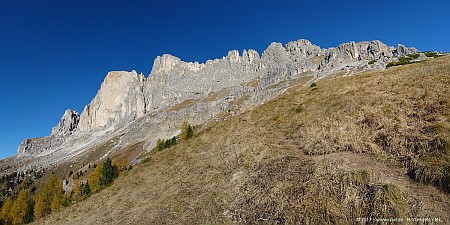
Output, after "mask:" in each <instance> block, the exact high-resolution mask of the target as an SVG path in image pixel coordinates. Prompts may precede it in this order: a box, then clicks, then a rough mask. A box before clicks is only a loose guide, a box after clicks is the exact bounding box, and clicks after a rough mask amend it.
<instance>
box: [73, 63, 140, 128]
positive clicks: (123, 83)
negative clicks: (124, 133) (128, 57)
mask: <svg viewBox="0 0 450 225" xmlns="http://www.w3.org/2000/svg"><path fill="white" fill-rule="evenodd" d="M144 82H145V78H144V76H143V75H138V74H137V73H136V71H132V72H125V71H114V72H109V73H108V75H107V76H106V78H105V80H104V81H103V83H102V85H101V87H100V90H99V91H98V93H97V95H96V96H95V97H94V99H93V100H92V101H91V103H89V104H88V105H87V106H86V107H85V108H84V110H83V112H82V113H81V118H80V123H79V125H78V131H79V132H83V131H90V130H93V129H97V128H101V127H105V126H112V125H116V124H120V123H128V122H131V121H133V120H134V119H136V118H139V117H142V116H143V115H144V114H145V112H146V106H145V99H144V95H143V86H144Z"/></svg>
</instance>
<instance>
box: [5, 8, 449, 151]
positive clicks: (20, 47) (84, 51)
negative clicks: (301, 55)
mask: <svg viewBox="0 0 450 225" xmlns="http://www.w3.org/2000/svg"><path fill="white" fill-rule="evenodd" d="M449 27H450V3H448V0H441V1H433V0H422V1H411V0H410V1H392V0H389V1H385V0H370V1H363V0H358V1H345V0H342V1H326V0H323V1H313V0H311V1H301V0H297V1H294V0H292V1H290V0H270V1H269V0H251V1H245V0H226V1H215V0H204V1H175V0H172V1H169V0H167V1H166V0H165V1H162V0H160V1H133V0H127V1H124V0H121V1H114V0H108V1H100V0H95V1H93V0H29V1H22V0H15V1H9V0H8V1H6V0H0V96H1V110H0V126H1V127H0V158H4V157H7V156H11V155H14V154H15V153H16V151H17V146H18V145H19V144H20V142H21V141H22V139H24V138H31V137H40V136H45V135H48V134H49V133H50V132H51V128H52V127H53V126H54V125H56V124H57V123H58V121H59V119H60V117H61V116H62V114H63V112H64V110H65V109H67V108H71V109H74V110H77V111H79V112H81V110H82V109H83V107H84V105H86V104H88V103H89V102H90V101H91V99H92V98H93V97H94V96H95V94H96V93H97V91H98V88H99V87H100V84H101V82H102V81H103V78H104V77H105V75H106V73H107V72H108V71H110V70H133V69H135V70H137V71H138V72H143V73H144V74H146V75H148V73H149V72H150V70H151V66H152V64H153V60H154V58H155V57H156V56H158V55H162V54H164V53H170V54H172V55H175V56H178V57H180V58H181V59H182V60H184V61H199V62H204V61H206V60H207V59H213V58H220V57H222V56H224V55H226V53H227V52H228V50H232V49H238V50H240V51H241V50H243V49H249V48H252V49H255V50H257V51H258V52H260V53H261V52H262V51H263V50H264V49H265V48H266V47H267V46H268V45H269V44H270V43H271V42H273V41H277V42H282V43H283V44H284V43H286V42H288V41H293V40H297V39H300V38H305V39H309V40H310V41H312V42H313V43H315V44H317V45H319V46H321V47H332V46H337V45H338V44H340V43H343V42H348V41H352V40H353V41H362V40H373V39H379V40H381V41H383V42H385V43H387V44H389V45H396V44H397V43H403V44H405V45H407V46H415V47H417V48H418V49H419V50H442V51H450V28H449Z"/></svg>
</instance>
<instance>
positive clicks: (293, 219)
mask: <svg viewBox="0 0 450 225" xmlns="http://www.w3.org/2000/svg"><path fill="white" fill-rule="evenodd" d="M449 87H450V58H449V57H441V58H438V59H434V60H431V61H429V62H424V63H418V64H411V65H405V66H400V67H395V68H390V69H387V70H384V71H371V72H366V73H363V74H359V75H355V76H352V77H341V78H327V79H322V80H320V81H319V82H317V86H316V87H310V86H309V85H305V83H301V82H299V83H298V84H296V85H293V86H292V88H291V89H290V90H288V91H287V92H286V93H285V94H283V95H282V96H280V97H279V98H277V99H275V100H273V101H270V102H268V103H266V104H264V105H262V106H260V107H257V108H255V109H253V110H249V111H247V112H245V113H243V114H241V115H238V116H236V117H232V118H230V119H228V120H225V121H221V122H213V121H211V122H210V123H209V124H208V125H205V126H203V127H197V128H196V135H195V136H194V138H192V139H190V140H188V141H185V142H182V143H180V144H178V145H176V146H173V147H171V148H169V149H165V150H163V151H161V152H157V153H153V154H151V155H150V159H149V160H148V162H146V163H142V164H140V165H138V166H136V167H134V169H133V170H131V171H129V172H128V173H125V174H124V175H123V176H122V177H120V178H119V179H118V180H116V181H115V183H114V184H113V185H112V186H111V187H109V188H106V189H104V190H102V191H101V192H100V193H98V194H95V195H93V196H91V197H90V198H88V199H86V200H85V201H83V202H80V203H77V204H74V205H71V206H69V207H67V208H64V209H62V210H61V211H59V212H57V213H54V214H51V215H50V216H49V217H47V218H45V221H44V220H40V221H37V222H36V223H39V224H41V223H44V222H45V223H46V224H83V225H84V224H231V223H233V222H238V223H245V224H254V223H257V224H275V223H281V224H292V223H298V222H299V223H301V224H320V223H321V224H330V223H337V224H360V222H359V221H358V219H357V218H366V217H369V218H373V219H377V218H403V219H406V218H410V217H431V218H440V219H441V220H442V221H444V222H445V221H446V222H447V223H448V222H450V218H449V215H450V196H449V194H448V193H449V192H450V186H449V165H450V115H449V113H450V88H449Z"/></svg>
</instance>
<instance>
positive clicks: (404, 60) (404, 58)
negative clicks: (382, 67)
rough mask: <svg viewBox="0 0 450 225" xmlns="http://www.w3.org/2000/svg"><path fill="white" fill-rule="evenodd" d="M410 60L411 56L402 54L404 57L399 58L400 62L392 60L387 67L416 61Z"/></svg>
mask: <svg viewBox="0 0 450 225" xmlns="http://www.w3.org/2000/svg"><path fill="white" fill-rule="evenodd" d="M410 60H412V58H411V57H408V56H402V57H400V58H398V62H397V61H392V62H390V63H388V64H387V65H386V68H389V67H392V66H400V65H407V64H412V63H414V62H411V61H410Z"/></svg>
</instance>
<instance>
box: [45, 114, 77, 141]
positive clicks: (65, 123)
mask: <svg viewBox="0 0 450 225" xmlns="http://www.w3.org/2000/svg"><path fill="white" fill-rule="evenodd" d="M79 121H80V115H79V114H78V112H76V111H73V110H71V109H68V110H66V111H65V112H64V115H63V117H62V118H61V120H60V121H59V123H58V125H56V126H55V127H53V129H52V134H51V135H60V136H66V135H70V134H72V133H73V132H74V131H75V129H76V128H77V126H78V122H79Z"/></svg>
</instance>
